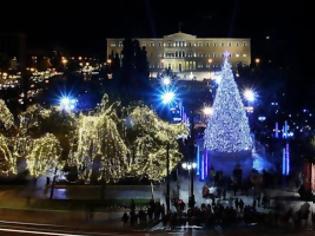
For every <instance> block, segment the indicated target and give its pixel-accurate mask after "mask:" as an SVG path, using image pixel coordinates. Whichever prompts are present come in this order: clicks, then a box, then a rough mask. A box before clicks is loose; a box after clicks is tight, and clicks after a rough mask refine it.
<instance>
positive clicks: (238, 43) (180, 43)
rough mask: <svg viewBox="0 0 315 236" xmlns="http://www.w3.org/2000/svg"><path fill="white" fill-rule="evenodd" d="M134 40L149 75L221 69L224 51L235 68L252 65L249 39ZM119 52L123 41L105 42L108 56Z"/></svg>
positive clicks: (173, 37)
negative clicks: (145, 59)
mask: <svg viewBox="0 0 315 236" xmlns="http://www.w3.org/2000/svg"><path fill="white" fill-rule="evenodd" d="M137 39H138V40H139V42H140V45H141V46H142V47H145V48H146V51H147V56H148V60H149V66H150V71H151V72H159V71H162V70H163V69H165V68H171V69H172V70H173V71H174V72H178V73H182V74H186V73H187V72H188V73H191V72H193V73H196V72H209V71H211V70H215V69H216V68H219V67H220V65H221V64H222V60H223V54H224V52H226V51H228V52H229V53H230V54H231V64H232V66H234V67H235V66H236V65H238V64H242V65H250V63H251V46H250V39H249V38H198V37H197V36H195V35H191V34H186V33H183V32H178V33H175V34H170V35H165V36H164V37H163V38H137ZM122 49H123V39H122V38H120V39H119V38H116V39H114V38H109V39H107V57H109V56H110V55H111V54H112V53H114V54H116V53H118V55H120V56H121V51H122Z"/></svg>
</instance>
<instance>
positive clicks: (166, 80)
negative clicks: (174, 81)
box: [162, 77, 171, 86]
mask: <svg viewBox="0 0 315 236" xmlns="http://www.w3.org/2000/svg"><path fill="white" fill-rule="evenodd" d="M162 82H163V84H164V85H165V86H168V85H170V84H171V79H170V77H164V78H163V79H162Z"/></svg>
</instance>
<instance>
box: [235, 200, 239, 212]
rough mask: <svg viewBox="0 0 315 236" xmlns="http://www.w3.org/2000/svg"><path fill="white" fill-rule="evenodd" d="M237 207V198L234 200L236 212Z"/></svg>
mask: <svg viewBox="0 0 315 236" xmlns="http://www.w3.org/2000/svg"><path fill="white" fill-rule="evenodd" d="M238 206H239V202H238V198H235V209H236V210H237V209H238Z"/></svg>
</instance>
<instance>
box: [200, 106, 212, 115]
mask: <svg viewBox="0 0 315 236" xmlns="http://www.w3.org/2000/svg"><path fill="white" fill-rule="evenodd" d="M202 112H203V114H204V115H205V116H210V115H212V114H213V108H212V107H208V106H206V107H204V108H203V110H202Z"/></svg>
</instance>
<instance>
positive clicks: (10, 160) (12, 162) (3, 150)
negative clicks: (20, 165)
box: [0, 134, 16, 176]
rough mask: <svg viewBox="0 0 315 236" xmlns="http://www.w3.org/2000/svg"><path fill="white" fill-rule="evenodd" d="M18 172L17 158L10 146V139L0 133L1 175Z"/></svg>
mask: <svg viewBox="0 0 315 236" xmlns="http://www.w3.org/2000/svg"><path fill="white" fill-rule="evenodd" d="M15 173H16V158H15V157H14V155H13V153H12V151H11V149H10V148H9V139H8V138H7V137H5V136H3V135H2V134H0V175H6V176H7V175H10V174H15Z"/></svg>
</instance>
